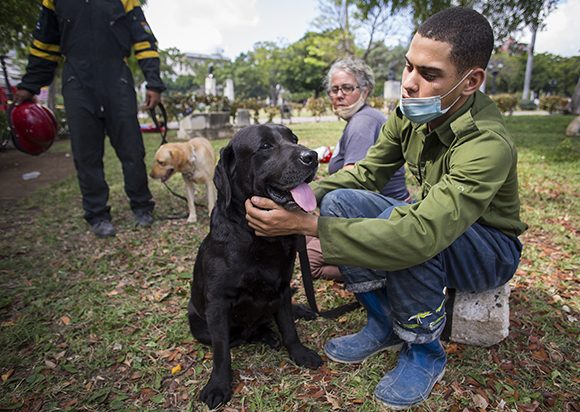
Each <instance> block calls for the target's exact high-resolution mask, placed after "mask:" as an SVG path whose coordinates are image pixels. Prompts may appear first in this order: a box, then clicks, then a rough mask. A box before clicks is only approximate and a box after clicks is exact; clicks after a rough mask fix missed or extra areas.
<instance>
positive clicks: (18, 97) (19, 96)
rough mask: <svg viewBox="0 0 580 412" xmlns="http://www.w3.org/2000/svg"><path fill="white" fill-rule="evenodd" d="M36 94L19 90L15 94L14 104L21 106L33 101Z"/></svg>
mask: <svg viewBox="0 0 580 412" xmlns="http://www.w3.org/2000/svg"><path fill="white" fill-rule="evenodd" d="M33 100H34V94H33V93H32V92H29V91H28V90H26V89H17V90H16V93H14V104H15V105H19V104H20V103H22V102H27V101H33Z"/></svg>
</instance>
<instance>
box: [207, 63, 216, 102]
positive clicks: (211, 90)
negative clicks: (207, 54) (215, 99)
mask: <svg viewBox="0 0 580 412" xmlns="http://www.w3.org/2000/svg"><path fill="white" fill-rule="evenodd" d="M205 94H206V95H207V96H209V95H211V96H216V95H217V85H216V80H215V78H214V77H213V64H210V65H209V66H208V68H207V76H206V78H205Z"/></svg>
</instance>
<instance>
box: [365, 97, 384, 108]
mask: <svg viewBox="0 0 580 412" xmlns="http://www.w3.org/2000/svg"><path fill="white" fill-rule="evenodd" d="M367 103H368V104H369V106H371V107H374V108H375V109H378V110H382V109H383V107H384V106H385V99H383V98H382V97H380V96H371V97H369V98H368V99H367Z"/></svg>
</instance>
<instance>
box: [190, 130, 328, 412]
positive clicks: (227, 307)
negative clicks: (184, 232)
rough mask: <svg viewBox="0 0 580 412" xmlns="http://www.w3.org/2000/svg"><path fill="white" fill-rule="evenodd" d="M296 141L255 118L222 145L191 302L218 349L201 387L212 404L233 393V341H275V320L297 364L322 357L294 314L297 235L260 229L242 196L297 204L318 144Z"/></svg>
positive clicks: (314, 364)
mask: <svg viewBox="0 0 580 412" xmlns="http://www.w3.org/2000/svg"><path fill="white" fill-rule="evenodd" d="M297 142H298V138H297V137H296V136H295V135H294V134H293V133H292V131H291V130H290V129H288V128H287V127H285V126H280V125H256V126H248V127H245V128H244V129H242V130H240V131H239V132H238V133H237V134H236V135H235V136H234V137H233V139H232V140H231V141H230V143H229V144H228V145H227V146H226V147H225V148H224V149H222V151H221V158H220V160H219V162H218V165H217V168H216V173H215V178H214V182H215V185H216V188H217V190H218V197H217V202H216V205H215V208H214V210H213V212H212V214H211V224H210V232H209V234H208V235H207V237H206V238H205V239H204V240H203V242H202V244H201V246H200V248H199V251H198V254H197V258H196V261H195V267H194V271H193V283H192V286H191V300H190V302H189V308H188V314H189V326H190V328H191V333H192V334H193V336H194V337H195V338H196V339H197V340H199V341H200V342H202V343H206V344H211V345H212V349H213V370H212V373H211V377H210V380H209V382H208V384H207V385H206V386H205V388H203V390H202V391H201V395H200V398H201V400H202V401H203V402H205V403H206V404H207V405H208V406H209V407H210V408H215V407H217V406H218V405H220V404H223V403H226V402H227V401H228V400H230V398H231V396H232V370H231V357H230V347H231V346H234V345H239V344H242V343H248V342H264V343H266V344H268V345H270V346H271V347H277V345H278V339H277V335H276V334H275V333H274V331H273V330H272V329H271V328H270V326H271V323H272V320H275V322H276V324H277V326H278V329H279V331H280V335H281V337H282V343H283V344H284V346H285V347H286V349H287V350H288V352H289V354H290V358H291V359H292V360H293V361H294V362H295V363H296V364H298V365H300V366H306V367H309V368H318V367H319V366H320V365H322V359H321V358H320V356H318V354H317V353H316V352H314V351H312V350H310V349H308V348H306V347H305V346H304V345H302V343H301V342H300V340H299V338H298V334H297V332H296V326H295V325H294V319H293V316H292V305H291V295H292V291H291V288H290V278H291V276H292V270H293V267H294V259H295V256H296V238H295V236H284V237H274V238H263V237H258V236H256V235H255V234H254V231H253V230H252V229H251V228H250V227H249V226H248V224H247V222H246V219H245V213H246V212H245V208H244V202H245V200H246V199H248V198H249V197H251V196H252V195H258V196H263V197H269V198H271V199H272V200H274V201H275V202H276V203H278V204H280V205H282V206H284V207H285V208H288V209H291V208H297V207H298V205H297V202H298V203H300V201H299V200H298V199H297V198H298V196H297V195H294V198H293V197H292V195H291V193H290V190H292V189H295V188H296V187H301V188H304V184H305V183H308V182H309V181H311V180H312V179H313V177H314V175H315V173H316V169H317V167H318V160H317V154H316V152H314V151H312V150H309V149H307V148H306V147H304V146H301V145H298V144H297ZM293 192H295V190H293Z"/></svg>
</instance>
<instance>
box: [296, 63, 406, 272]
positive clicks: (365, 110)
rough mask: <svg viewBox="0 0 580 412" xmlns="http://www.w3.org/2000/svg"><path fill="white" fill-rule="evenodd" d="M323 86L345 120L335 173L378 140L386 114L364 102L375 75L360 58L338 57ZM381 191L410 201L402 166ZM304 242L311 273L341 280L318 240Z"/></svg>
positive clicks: (351, 164)
mask: <svg viewBox="0 0 580 412" xmlns="http://www.w3.org/2000/svg"><path fill="white" fill-rule="evenodd" d="M324 86H325V88H326V91H327V93H328V97H329V98H330V103H331V104H332V109H333V111H334V113H336V115H337V116H339V117H340V118H341V119H343V120H346V126H345V127H344V130H343V132H342V136H341V137H340V139H339V141H338V144H337V145H336V148H335V150H334V153H333V155H332V158H331V159H330V162H329V164H328V173H329V174H334V173H336V172H338V171H339V170H340V169H343V168H344V169H352V168H353V167H354V164H355V163H356V162H358V161H359V160H361V159H363V158H364V157H365V156H366V154H367V151H368V150H369V148H370V147H371V146H372V145H373V144H375V142H376V141H377V137H378V136H379V133H380V131H381V127H382V125H383V124H384V123H385V122H386V121H387V118H386V117H385V115H384V114H383V113H381V112H380V111H379V110H377V109H373V108H372V107H370V106H369V105H368V104H367V99H368V98H369V96H370V95H372V93H373V90H374V88H375V76H374V73H373V71H372V69H371V68H370V67H369V66H368V65H367V64H366V63H365V62H364V61H363V60H361V59H355V58H352V57H346V58H344V59H339V60H337V61H336V62H334V64H333V65H332V66H331V67H330V70H328V74H327V75H326V78H325V80H324ZM380 193H382V194H383V195H384V196H387V197H392V198H394V199H398V200H401V201H406V202H408V201H410V195H409V191H408V190H407V185H406V183H405V167H404V166H401V168H400V169H398V170H397V171H396V172H395V173H394V174H393V176H392V177H391V179H390V180H389V181H388V182H387V183H386V184H385V186H384V187H383V188H382V189H381V191H380ZM307 242H308V243H307V247H306V250H307V253H308V260H309V261H310V270H311V272H312V276H313V277H315V278H319V277H322V278H324V279H332V280H341V278H342V277H341V275H340V271H339V269H338V267H337V266H334V265H328V264H326V263H325V262H324V258H323V256H322V250H321V248H320V240H319V239H318V238H316V237H311V238H308V240H307Z"/></svg>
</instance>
